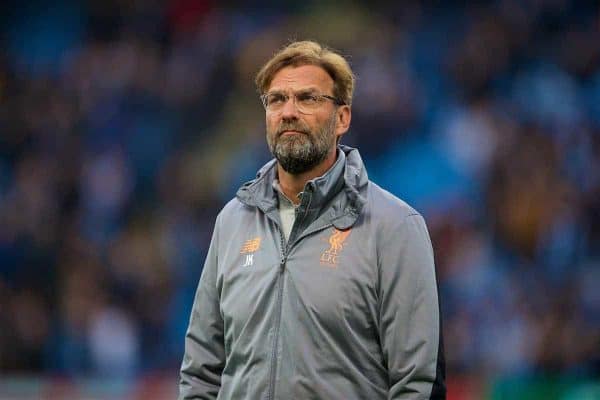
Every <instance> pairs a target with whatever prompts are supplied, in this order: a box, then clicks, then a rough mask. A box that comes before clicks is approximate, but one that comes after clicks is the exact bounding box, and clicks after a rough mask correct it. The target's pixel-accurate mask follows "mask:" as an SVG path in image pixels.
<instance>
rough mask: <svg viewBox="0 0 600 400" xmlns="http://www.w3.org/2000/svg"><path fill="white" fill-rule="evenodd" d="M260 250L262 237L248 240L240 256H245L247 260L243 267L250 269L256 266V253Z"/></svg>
mask: <svg viewBox="0 0 600 400" xmlns="http://www.w3.org/2000/svg"><path fill="white" fill-rule="evenodd" d="M258 249H260V237H256V238H254V239H248V240H246V241H245V242H244V245H243V246H242V249H241V250H240V254H245V255H246V259H245V261H244V265H242V267H250V266H252V265H253V264H254V252H256V251H257V250H258Z"/></svg>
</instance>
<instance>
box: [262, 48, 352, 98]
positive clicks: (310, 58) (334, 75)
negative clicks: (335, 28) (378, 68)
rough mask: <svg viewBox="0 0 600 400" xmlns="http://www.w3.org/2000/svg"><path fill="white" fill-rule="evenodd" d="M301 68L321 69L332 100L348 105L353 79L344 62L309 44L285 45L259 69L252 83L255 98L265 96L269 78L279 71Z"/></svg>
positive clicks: (269, 81) (330, 53)
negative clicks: (329, 81) (328, 80)
mask: <svg viewBox="0 0 600 400" xmlns="http://www.w3.org/2000/svg"><path fill="white" fill-rule="evenodd" d="M302 65H316V66H318V67H321V68H323V69H324V70H325V71H326V72H327V73H328V74H329V76H331V79H333V96H334V97H335V98H336V99H337V100H339V101H341V102H343V103H344V104H347V105H352V94H353V92H354V80H355V78H354V73H353V72H352V69H351V68H350V65H349V64H348V61H346V59H345V58H344V57H342V56H341V55H340V54H338V53H337V52H335V51H334V50H332V49H329V48H327V47H325V46H322V45H320V44H319V43H316V42H313V41H309V40H304V41H299V42H293V43H290V44H288V45H287V46H285V47H284V48H282V49H281V50H279V51H278V52H277V53H275V55H274V56H273V57H272V58H271V59H270V60H269V61H267V62H266V64H265V65H263V67H262V68H261V69H260V71H259V72H258V74H257V75H256V79H255V82H256V87H257V89H258V92H259V94H261V95H262V94H265V93H266V91H267V89H268V88H269V85H271V81H272V80H273V77H274V76H275V74H276V73H277V72H279V71H280V70H281V69H283V68H285V67H289V66H292V67H299V66H302Z"/></svg>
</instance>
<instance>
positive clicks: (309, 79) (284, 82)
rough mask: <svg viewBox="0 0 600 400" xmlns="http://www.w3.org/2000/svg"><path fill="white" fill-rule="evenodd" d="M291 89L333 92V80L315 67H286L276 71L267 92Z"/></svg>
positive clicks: (325, 72) (321, 69)
mask: <svg viewBox="0 0 600 400" xmlns="http://www.w3.org/2000/svg"><path fill="white" fill-rule="evenodd" d="M286 89H292V90H294V91H297V90H306V89H317V90H319V91H320V92H323V93H330V92H332V91H333V79H332V78H331V76H329V74H328V73H327V71H325V70H324V69H323V68H321V67H319V66H316V65H301V66H298V67H293V66H288V67H285V68H282V69H280V70H279V71H277V73H276V74H275V76H273V80H272V81H271V85H270V86H269V91H274V90H278V91H279V90H286Z"/></svg>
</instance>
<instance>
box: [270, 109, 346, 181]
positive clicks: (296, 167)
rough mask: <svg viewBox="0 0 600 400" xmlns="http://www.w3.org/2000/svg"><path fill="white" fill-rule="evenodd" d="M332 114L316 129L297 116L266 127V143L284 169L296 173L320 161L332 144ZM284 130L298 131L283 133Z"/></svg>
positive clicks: (314, 165)
mask: <svg viewBox="0 0 600 400" xmlns="http://www.w3.org/2000/svg"><path fill="white" fill-rule="evenodd" d="M335 116H336V113H333V114H332V115H331V117H330V118H329V120H327V121H326V122H325V124H323V125H322V126H320V127H319V128H317V129H316V130H315V131H311V130H310V128H309V127H308V126H307V125H306V124H305V123H304V122H302V121H300V120H297V119H296V120H292V121H290V120H287V121H282V122H281V123H280V124H279V126H278V127H277V129H276V130H275V131H269V130H267V143H268V145H269V150H271V154H273V156H274V157H275V158H276V159H277V162H279V165H281V168H283V170H284V171H286V172H288V173H290V174H293V175H298V174H301V173H304V172H307V171H310V170H311V169H312V168H314V167H316V166H317V165H319V164H320V163H321V162H322V161H323V160H325V158H327V154H329V151H330V150H331V148H332V147H333V146H334V145H335V134H334V129H335ZM284 131H296V132H300V133H298V134H296V135H290V136H282V135H281V134H282V133H283V132H284Z"/></svg>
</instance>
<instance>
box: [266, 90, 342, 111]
mask: <svg viewBox="0 0 600 400" xmlns="http://www.w3.org/2000/svg"><path fill="white" fill-rule="evenodd" d="M293 96H294V104H295V105H296V109H297V110H298V111H299V112H301V113H302V114H312V113H314V112H315V111H317V110H318V109H319V107H321V105H322V104H323V102H325V101H326V100H331V101H332V102H333V103H334V104H335V105H338V106H343V105H345V103H344V102H343V101H340V100H338V99H336V98H335V97H333V96H328V95H326V94H319V93H315V92H311V91H308V92H297V93H294V95H293ZM289 99H290V96H289V95H288V94H287V93H284V92H272V93H266V94H263V95H262V96H260V100H261V101H262V103H263V106H264V107H265V110H267V111H269V112H280V111H281V110H283V106H285V105H286V104H287V102H288V100H289Z"/></svg>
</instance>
